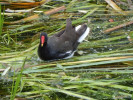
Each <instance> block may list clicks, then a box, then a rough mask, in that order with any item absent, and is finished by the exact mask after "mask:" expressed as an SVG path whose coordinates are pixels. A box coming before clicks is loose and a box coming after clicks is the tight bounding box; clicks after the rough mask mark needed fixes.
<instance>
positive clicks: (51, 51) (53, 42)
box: [38, 19, 87, 60]
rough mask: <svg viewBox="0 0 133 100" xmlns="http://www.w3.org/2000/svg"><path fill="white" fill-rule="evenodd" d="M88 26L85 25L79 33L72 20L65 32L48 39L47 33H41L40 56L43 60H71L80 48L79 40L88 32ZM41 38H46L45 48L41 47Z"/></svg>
mask: <svg viewBox="0 0 133 100" xmlns="http://www.w3.org/2000/svg"><path fill="white" fill-rule="evenodd" d="M86 29H87V25H86V24H83V25H82V26H81V27H80V28H79V29H78V30H77V31H76V30H75V27H73V26H72V24H71V20H70V19H67V25H66V28H65V29H64V30H62V31H61V32H59V33H57V34H54V35H52V36H50V37H47V34H46V33H41V35H40V44H39V47H38V55H39V57H40V58H41V59H42V60H55V59H63V58H69V56H71V55H73V54H74V52H75V50H76V49H77V47H78V44H79V42H78V39H79V38H80V37H81V36H82V35H83V33H84V32H85V31H86ZM41 36H44V37H45V42H44V44H43V46H42V45H41Z"/></svg>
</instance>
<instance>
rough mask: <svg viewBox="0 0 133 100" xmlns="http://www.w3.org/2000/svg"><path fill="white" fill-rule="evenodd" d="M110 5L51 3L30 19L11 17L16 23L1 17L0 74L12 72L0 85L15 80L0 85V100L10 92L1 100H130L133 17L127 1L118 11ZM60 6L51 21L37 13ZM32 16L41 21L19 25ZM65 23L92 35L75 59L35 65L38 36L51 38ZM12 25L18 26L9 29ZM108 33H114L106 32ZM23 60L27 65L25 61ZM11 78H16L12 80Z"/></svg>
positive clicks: (82, 0) (83, 0)
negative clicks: (44, 34)
mask: <svg viewBox="0 0 133 100" xmlns="http://www.w3.org/2000/svg"><path fill="white" fill-rule="evenodd" d="M109 1H112V0H100V1H98V0H97V1H94V0H58V1H50V2H48V3H46V4H45V5H42V8H41V7H39V8H37V9H35V12H31V14H30V15H28V13H27V12H23V14H22V15H20V13H16V14H15V15H14V17H15V18H16V19H17V20H16V19H11V18H10V17H8V16H9V15H10V14H7V13H6V14H4V17H2V16H3V15H0V16H1V17H0V20H1V19H2V18H4V19H5V20H3V21H4V24H5V26H4V27H3V29H4V31H3V32H2V34H1V37H2V38H0V41H1V42H0V69H6V67H11V71H9V72H7V74H6V75H5V76H4V78H3V76H1V77H2V78H0V80H2V82H3V79H5V80H9V79H10V80H13V81H12V82H10V84H12V86H9V87H6V86H3V85H2V84H3V83H2V82H0V85H1V86H2V87H0V95H1V93H2V92H3V91H4V89H5V90H6V89H7V88H8V89H9V91H6V93H5V94H4V96H5V95H7V94H8V95H10V97H8V96H6V97H4V96H1V98H2V99H5V98H6V99H12V100H13V99H17V98H25V99H39V100H40V99H42V100H44V99H45V100H56V99H57V100H58V99H61V100H77V99H85V100H96V99H98V100H103V99H107V100H110V99H116V100H117V99H122V100H124V99H132V98H133V86H132V83H133V75H132V74H133V63H132V61H133V45H132V43H133V35H132V33H133V30H132V26H131V22H132V18H133V13H131V12H132V10H129V7H130V6H129V5H128V3H127V1H126V0H122V2H119V3H121V5H119V4H118V2H110V3H109ZM129 1H130V0H129ZM51 5H52V6H51ZM62 5H65V6H66V7H65V9H66V10H64V11H59V12H58V13H55V14H52V15H44V14H42V13H40V14H38V12H37V11H42V12H49V11H51V9H55V8H58V7H60V6H61V7H62ZM18 7H20V6H18ZM16 8H17V7H16ZM63 9H64V8H63ZM52 11H53V10H52ZM0 14H1V13H0ZM36 14H37V15H38V16H39V17H38V18H37V19H36V20H34V21H29V20H28V21H27V23H25V22H21V21H22V20H23V19H28V18H29V16H32V15H36ZM17 15H18V16H17ZM68 17H69V18H71V19H72V22H73V25H79V24H83V23H87V25H88V27H90V28H91V33H90V35H89V36H88V37H87V38H86V40H85V41H84V42H83V43H81V44H80V45H79V47H78V50H77V52H76V54H75V55H74V57H73V58H70V59H65V60H57V61H38V60H37V59H38V56H37V48H38V44H39V39H38V38H39V35H40V32H41V31H45V32H47V33H48V35H49V36H51V35H52V34H55V33H56V32H58V31H60V30H61V29H63V28H64V27H65V20H66V18H68ZM33 19H34V18H33ZM12 22H15V23H16V24H11V23H12ZM17 22H21V23H17ZM127 22H130V24H127ZM124 23H125V25H124ZM122 25H124V26H122ZM119 26H121V27H119ZM110 28H113V29H114V30H113V31H112V30H111V31H108V29H110ZM1 30H2V29H1ZM107 31H108V32H107ZM105 32H107V33H105ZM25 57H27V59H26V60H23V59H25ZM22 64H23V66H22ZM21 68H22V69H23V70H22V69H21ZM12 70H13V71H14V70H15V72H12ZM0 73H1V74H2V73H3V72H2V71H1V72H0ZM13 73H15V74H14V76H12V75H11V74H13ZM5 77H6V78H5ZM12 78H13V79H12ZM6 83H8V81H7V82H6Z"/></svg>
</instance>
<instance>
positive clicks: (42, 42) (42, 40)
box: [41, 36, 45, 47]
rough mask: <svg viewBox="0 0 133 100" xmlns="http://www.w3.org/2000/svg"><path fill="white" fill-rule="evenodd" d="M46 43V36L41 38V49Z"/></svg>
mask: <svg viewBox="0 0 133 100" xmlns="http://www.w3.org/2000/svg"><path fill="white" fill-rule="evenodd" d="M44 42H45V36H41V47H43V44H44Z"/></svg>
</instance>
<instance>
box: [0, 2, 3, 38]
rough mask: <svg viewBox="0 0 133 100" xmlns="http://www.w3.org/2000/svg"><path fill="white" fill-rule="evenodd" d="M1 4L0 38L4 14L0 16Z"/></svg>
mask: <svg viewBox="0 0 133 100" xmlns="http://www.w3.org/2000/svg"><path fill="white" fill-rule="evenodd" d="M1 10H2V9H1V4H0V36H1V34H2V28H3V23H4V12H3V14H2V12H1Z"/></svg>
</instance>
